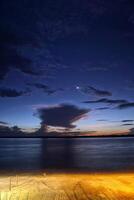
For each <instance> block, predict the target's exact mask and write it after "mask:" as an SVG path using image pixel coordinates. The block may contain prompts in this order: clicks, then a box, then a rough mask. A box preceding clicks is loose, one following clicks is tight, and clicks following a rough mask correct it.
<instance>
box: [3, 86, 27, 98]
mask: <svg viewBox="0 0 134 200" xmlns="http://www.w3.org/2000/svg"><path fill="white" fill-rule="evenodd" d="M25 94H27V91H17V90H15V89H11V88H2V87H1V88H0V97H3V98H4V97H19V96H22V95H25Z"/></svg>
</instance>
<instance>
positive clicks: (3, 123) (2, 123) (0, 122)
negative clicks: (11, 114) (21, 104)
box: [0, 121, 8, 126]
mask: <svg viewBox="0 0 134 200" xmlns="http://www.w3.org/2000/svg"><path fill="white" fill-rule="evenodd" d="M0 124H1V125H5V126H6V125H8V123H7V122H3V121H0Z"/></svg>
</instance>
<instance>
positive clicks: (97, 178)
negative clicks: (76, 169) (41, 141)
mask: <svg viewBox="0 0 134 200" xmlns="http://www.w3.org/2000/svg"><path fill="white" fill-rule="evenodd" d="M0 200H134V173H127V174H119V173H118V174H72V173H70V174H64V173H62V174H61V173H59V174H54V173H49V174H45V173H44V174H41V175H16V176H0Z"/></svg>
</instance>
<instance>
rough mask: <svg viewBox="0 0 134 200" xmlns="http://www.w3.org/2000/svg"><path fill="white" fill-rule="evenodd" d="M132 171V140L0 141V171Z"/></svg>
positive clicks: (31, 139) (133, 159)
mask: <svg viewBox="0 0 134 200" xmlns="http://www.w3.org/2000/svg"><path fill="white" fill-rule="evenodd" d="M44 169H52V170H68V169H69V170H88V171H91V172H92V171H93V172H98V171H120V170H122V171H127V170H133V171H134V138H130V137H129V138H127V137H124V138H77V139H71V138H70V139H54V138H52V139H50V138H49V139H36V138H34V139H33V138H28V139H25V138H23V139H22V138H20V139H18V138H17V139H13V138H12V139H0V171H3V170H4V171H6V170H7V171H10V172H11V171H21V172H22V171H25V172H27V171H33V172H34V171H41V170H44Z"/></svg>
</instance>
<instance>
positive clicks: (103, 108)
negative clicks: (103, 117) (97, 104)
mask: <svg viewBox="0 0 134 200" xmlns="http://www.w3.org/2000/svg"><path fill="white" fill-rule="evenodd" d="M108 109H109V107H101V108H96V109H95V110H108Z"/></svg>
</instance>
